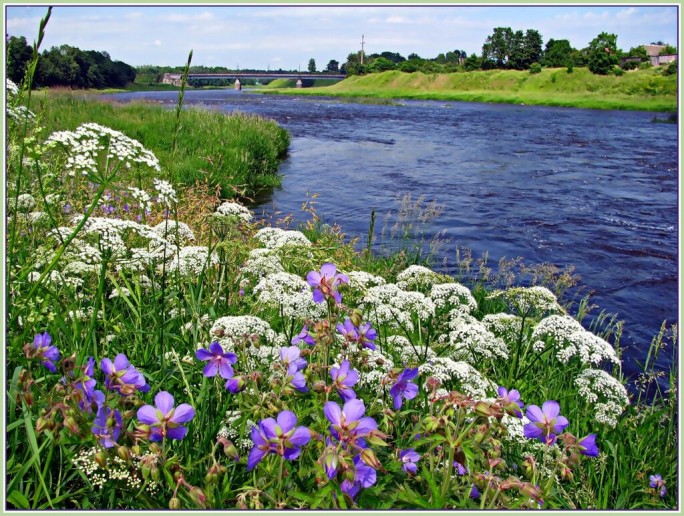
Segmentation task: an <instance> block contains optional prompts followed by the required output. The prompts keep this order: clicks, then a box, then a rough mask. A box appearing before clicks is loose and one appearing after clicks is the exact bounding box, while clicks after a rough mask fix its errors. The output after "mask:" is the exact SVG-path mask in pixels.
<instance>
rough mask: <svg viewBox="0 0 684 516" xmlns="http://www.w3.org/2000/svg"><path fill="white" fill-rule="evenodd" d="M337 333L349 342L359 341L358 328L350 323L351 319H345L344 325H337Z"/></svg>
mask: <svg viewBox="0 0 684 516" xmlns="http://www.w3.org/2000/svg"><path fill="white" fill-rule="evenodd" d="M337 331H339V332H340V333H341V334H342V335H343V336H344V339H345V340H348V341H350V342H356V341H357V340H358V339H359V332H358V328H357V327H356V326H354V323H353V322H352V321H351V319H346V320H345V321H344V324H342V323H338V325H337Z"/></svg>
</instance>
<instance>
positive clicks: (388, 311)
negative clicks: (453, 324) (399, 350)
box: [361, 283, 435, 331]
mask: <svg viewBox="0 0 684 516" xmlns="http://www.w3.org/2000/svg"><path fill="white" fill-rule="evenodd" d="M361 308H362V309H363V310H364V313H366V314H367V317H368V319H370V320H372V321H374V322H376V323H377V324H378V325H382V324H387V325H389V326H391V327H394V328H403V329H405V330H406V331H413V329H414V323H413V321H414V318H415V319H416V320H420V321H427V320H428V319H429V318H430V317H432V316H433V315H434V314H435V305H434V303H433V302H432V300H431V299H429V298H427V297H426V296H425V295H423V294H421V293H420V292H407V291H405V290H402V289H400V288H399V287H398V286H397V285H395V284H394V283H388V284H386V285H379V286H377V287H371V288H369V289H368V291H367V292H366V294H365V295H364V297H363V299H362V300H361Z"/></svg>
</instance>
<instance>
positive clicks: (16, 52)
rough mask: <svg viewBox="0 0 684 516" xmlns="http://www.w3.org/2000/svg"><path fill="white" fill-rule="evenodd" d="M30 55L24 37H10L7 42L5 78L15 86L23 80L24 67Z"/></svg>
mask: <svg viewBox="0 0 684 516" xmlns="http://www.w3.org/2000/svg"><path fill="white" fill-rule="evenodd" d="M32 55H33V51H32V50H31V46H30V45H29V44H28V43H27V42H26V38H25V37H24V36H21V37H19V38H17V37H15V36H11V37H10V38H9V40H8V41H7V77H8V78H9V79H11V80H12V82H14V83H15V84H20V83H21V81H23V80H24V74H25V73H26V65H27V63H28V62H29V61H30V60H31V56H32Z"/></svg>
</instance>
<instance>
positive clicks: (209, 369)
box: [202, 355, 230, 378]
mask: <svg viewBox="0 0 684 516" xmlns="http://www.w3.org/2000/svg"><path fill="white" fill-rule="evenodd" d="M212 356H213V355H212ZM229 367H230V366H229ZM218 369H219V366H218V364H217V363H216V360H213V358H212V359H211V360H209V362H207V365H205V366H204V370H203V371H202V374H203V375H204V376H206V377H208V378H211V377H212V376H216V373H218Z"/></svg>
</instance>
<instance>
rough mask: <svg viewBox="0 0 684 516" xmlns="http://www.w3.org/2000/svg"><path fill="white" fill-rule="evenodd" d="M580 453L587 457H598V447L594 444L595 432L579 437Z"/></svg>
mask: <svg viewBox="0 0 684 516" xmlns="http://www.w3.org/2000/svg"><path fill="white" fill-rule="evenodd" d="M577 444H578V446H579V450H580V453H581V454H582V455H586V456H587V457H598V454H599V449H598V446H596V434H589V435H588V436H586V437H585V438H583V439H580V441H579V443H577Z"/></svg>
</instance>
